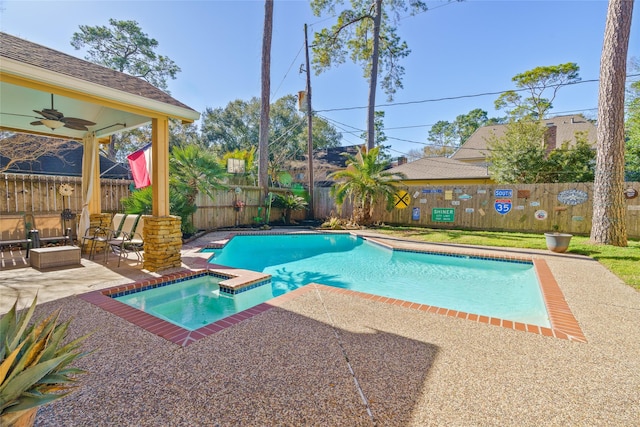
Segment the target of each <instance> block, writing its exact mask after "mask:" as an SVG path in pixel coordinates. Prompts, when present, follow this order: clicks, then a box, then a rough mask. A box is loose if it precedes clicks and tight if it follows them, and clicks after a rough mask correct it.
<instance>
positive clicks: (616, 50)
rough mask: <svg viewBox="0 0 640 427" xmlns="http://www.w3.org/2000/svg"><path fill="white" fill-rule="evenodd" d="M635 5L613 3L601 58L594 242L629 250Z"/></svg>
mask: <svg viewBox="0 0 640 427" xmlns="http://www.w3.org/2000/svg"><path fill="white" fill-rule="evenodd" d="M632 12H633V1H628V0H609V6H608V8H607V20H606V24H605V30H604V42H603V45H602V55H601V58H600V85H599V94H598V131H597V140H598V152H597V157H596V174H595V179H594V184H593V219H592V224H591V236H590V240H591V241H592V242H594V243H599V244H607V245H613V246H627V219H626V209H625V205H626V204H625V200H624V195H623V191H624V163H625V156H624V148H625V142H624V94H625V80H626V74H627V52H628V50H629V35H630V33H631V15H632Z"/></svg>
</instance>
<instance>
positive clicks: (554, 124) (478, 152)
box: [451, 114, 596, 166]
mask: <svg viewBox="0 0 640 427" xmlns="http://www.w3.org/2000/svg"><path fill="white" fill-rule="evenodd" d="M543 123H544V124H545V125H546V126H547V137H546V144H547V150H549V151H551V150H553V149H554V148H556V147H560V146H561V145H562V144H563V143H564V142H569V146H571V145H574V144H575V141H576V139H575V134H576V132H586V134H587V140H588V141H589V142H590V143H591V145H593V146H594V147H595V144H596V126H595V125H594V124H593V123H592V122H590V121H589V120H587V119H585V118H584V116H582V115H580V114H572V115H568V116H558V117H552V118H549V119H546V120H544V121H543ZM506 126H507V125H491V126H483V127H481V128H478V129H477V130H476V131H475V132H474V133H473V134H472V135H471V136H470V137H469V139H467V140H466V141H465V142H464V144H462V145H461V146H460V148H458V150H457V151H456V152H455V153H454V154H453V155H452V156H451V158H452V159H454V160H459V161H461V162H465V163H471V164H477V165H483V166H485V165H486V164H487V163H486V156H487V155H488V153H489V150H488V148H487V140H489V139H490V138H492V137H493V135H495V136H496V137H498V138H500V137H502V136H503V135H504V134H505V130H506Z"/></svg>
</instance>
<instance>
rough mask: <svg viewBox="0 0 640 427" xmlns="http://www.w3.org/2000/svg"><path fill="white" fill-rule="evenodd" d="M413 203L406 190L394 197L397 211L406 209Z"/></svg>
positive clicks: (394, 205)
mask: <svg viewBox="0 0 640 427" xmlns="http://www.w3.org/2000/svg"><path fill="white" fill-rule="evenodd" d="M410 203H411V196H410V195H409V193H407V192H406V191H404V190H400V191H398V192H397V193H396V194H394V195H393V207H394V208H396V209H405V208H407V207H409V204H410Z"/></svg>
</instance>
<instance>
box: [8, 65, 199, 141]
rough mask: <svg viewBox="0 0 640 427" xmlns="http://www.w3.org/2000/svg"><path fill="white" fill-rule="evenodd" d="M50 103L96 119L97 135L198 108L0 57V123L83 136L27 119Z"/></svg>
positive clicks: (188, 119)
mask: <svg viewBox="0 0 640 427" xmlns="http://www.w3.org/2000/svg"><path fill="white" fill-rule="evenodd" d="M50 94H54V107H55V109H56V110H58V111H60V112H62V113H63V114H64V115H65V117H79V118H82V119H85V120H89V121H92V122H94V123H96V124H95V125H94V126H91V127H89V130H90V131H95V133H96V137H97V138H99V139H102V140H106V137H108V136H110V135H112V134H114V133H117V132H122V131H123V130H130V129H135V128H137V127H140V126H143V125H146V124H149V123H150V122H151V120H152V119H154V118H163V117H166V118H173V119H178V120H181V121H182V123H192V122H194V121H195V120H197V119H198V118H199V117H200V114H199V113H198V112H196V111H194V110H192V109H190V108H185V107H181V106H177V105H171V104H167V103H164V102H161V101H158V100H155V99H150V98H147V97H145V96H141V95H137V94H133V93H129V92H126V91H122V90H118V89H114V88H111V87H107V86H104V85H100V84H96V83H94V82H90V81H86V80H82V79H79V78H76V77H72V76H68V75H64V74H60V73H57V72H53V71H50V70H46V69H42V68H39V67H36V66H34V65H31V64H25V63H21V62H19V61H16V60H13V59H10V58H2V61H1V63H0V112H2V114H1V115H0V127H1V128H2V129H5V130H12V131H16V132H25V133H33V134H38V135H47V136H54V137H58V138H60V137H66V138H71V139H76V140H81V139H82V137H83V136H84V134H85V133H86V132H85V131H79V130H73V129H69V128H66V127H62V128H58V129H55V130H51V129H49V128H47V127H45V126H42V125H39V126H34V125H31V124H30V123H31V122H33V121H35V120H37V117H38V114H37V113H35V112H34V111H33V110H42V109H44V108H51V96H50Z"/></svg>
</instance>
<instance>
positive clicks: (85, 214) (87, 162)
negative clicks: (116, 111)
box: [78, 132, 99, 238]
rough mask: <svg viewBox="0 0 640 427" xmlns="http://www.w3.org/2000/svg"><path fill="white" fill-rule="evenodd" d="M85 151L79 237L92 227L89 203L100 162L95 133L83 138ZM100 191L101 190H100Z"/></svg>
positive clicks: (83, 154) (83, 156) (83, 155)
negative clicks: (97, 164)
mask: <svg viewBox="0 0 640 427" xmlns="http://www.w3.org/2000/svg"><path fill="white" fill-rule="evenodd" d="M82 143H83V145H84V150H83V153H82V213H81V214H80V220H79V221H78V237H79V238H80V237H82V236H84V233H85V232H86V231H87V229H88V228H89V226H90V225H91V222H90V218H89V201H90V200H91V195H92V194H93V190H94V189H93V181H94V176H93V175H94V173H95V170H96V161H98V160H97V159H98V142H97V140H96V134H95V133H94V132H89V133H87V134H86V135H85V136H84V138H82ZM98 190H99V189H98Z"/></svg>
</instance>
